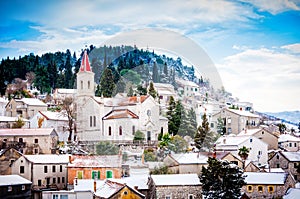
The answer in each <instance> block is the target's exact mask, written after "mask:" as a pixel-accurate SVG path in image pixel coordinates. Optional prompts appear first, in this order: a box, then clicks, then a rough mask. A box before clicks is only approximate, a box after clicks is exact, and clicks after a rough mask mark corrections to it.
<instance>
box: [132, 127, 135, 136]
mask: <svg viewBox="0 0 300 199" xmlns="http://www.w3.org/2000/svg"><path fill="white" fill-rule="evenodd" d="M134 134H135V126H134V125H133V126H132V135H134Z"/></svg>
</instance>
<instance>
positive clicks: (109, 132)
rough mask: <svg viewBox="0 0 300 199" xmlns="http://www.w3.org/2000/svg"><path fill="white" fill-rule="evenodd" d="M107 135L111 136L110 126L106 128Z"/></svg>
mask: <svg viewBox="0 0 300 199" xmlns="http://www.w3.org/2000/svg"><path fill="white" fill-rule="evenodd" d="M108 135H109V136H111V126H109V127H108Z"/></svg>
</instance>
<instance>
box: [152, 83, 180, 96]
mask: <svg viewBox="0 0 300 199" xmlns="http://www.w3.org/2000/svg"><path fill="white" fill-rule="evenodd" d="M153 85H154V88H155V89H156V90H157V92H158V94H159V95H175V90H174V86H173V85H172V84H163V83H154V84H153Z"/></svg>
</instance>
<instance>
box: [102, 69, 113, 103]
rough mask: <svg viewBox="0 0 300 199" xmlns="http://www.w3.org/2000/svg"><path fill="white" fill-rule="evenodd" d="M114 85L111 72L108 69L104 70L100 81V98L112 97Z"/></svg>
mask: <svg viewBox="0 0 300 199" xmlns="http://www.w3.org/2000/svg"><path fill="white" fill-rule="evenodd" d="M114 88H115V83H114V79H113V74H112V71H111V70H110V69H109V68H105V70H104V71H103V73H102V76H101V79H100V91H99V94H100V96H103V97H112V94H113V90H114Z"/></svg>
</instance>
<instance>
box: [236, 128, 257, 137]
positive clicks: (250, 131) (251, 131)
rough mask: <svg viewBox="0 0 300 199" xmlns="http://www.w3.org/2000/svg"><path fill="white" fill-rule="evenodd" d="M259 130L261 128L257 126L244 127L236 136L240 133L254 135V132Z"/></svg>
mask: <svg viewBox="0 0 300 199" xmlns="http://www.w3.org/2000/svg"><path fill="white" fill-rule="evenodd" d="M260 130H262V129H259V128H255V129H245V130H242V131H241V132H240V133H239V134H238V136H240V135H254V134H255V133H257V132H259V131H260Z"/></svg>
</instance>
